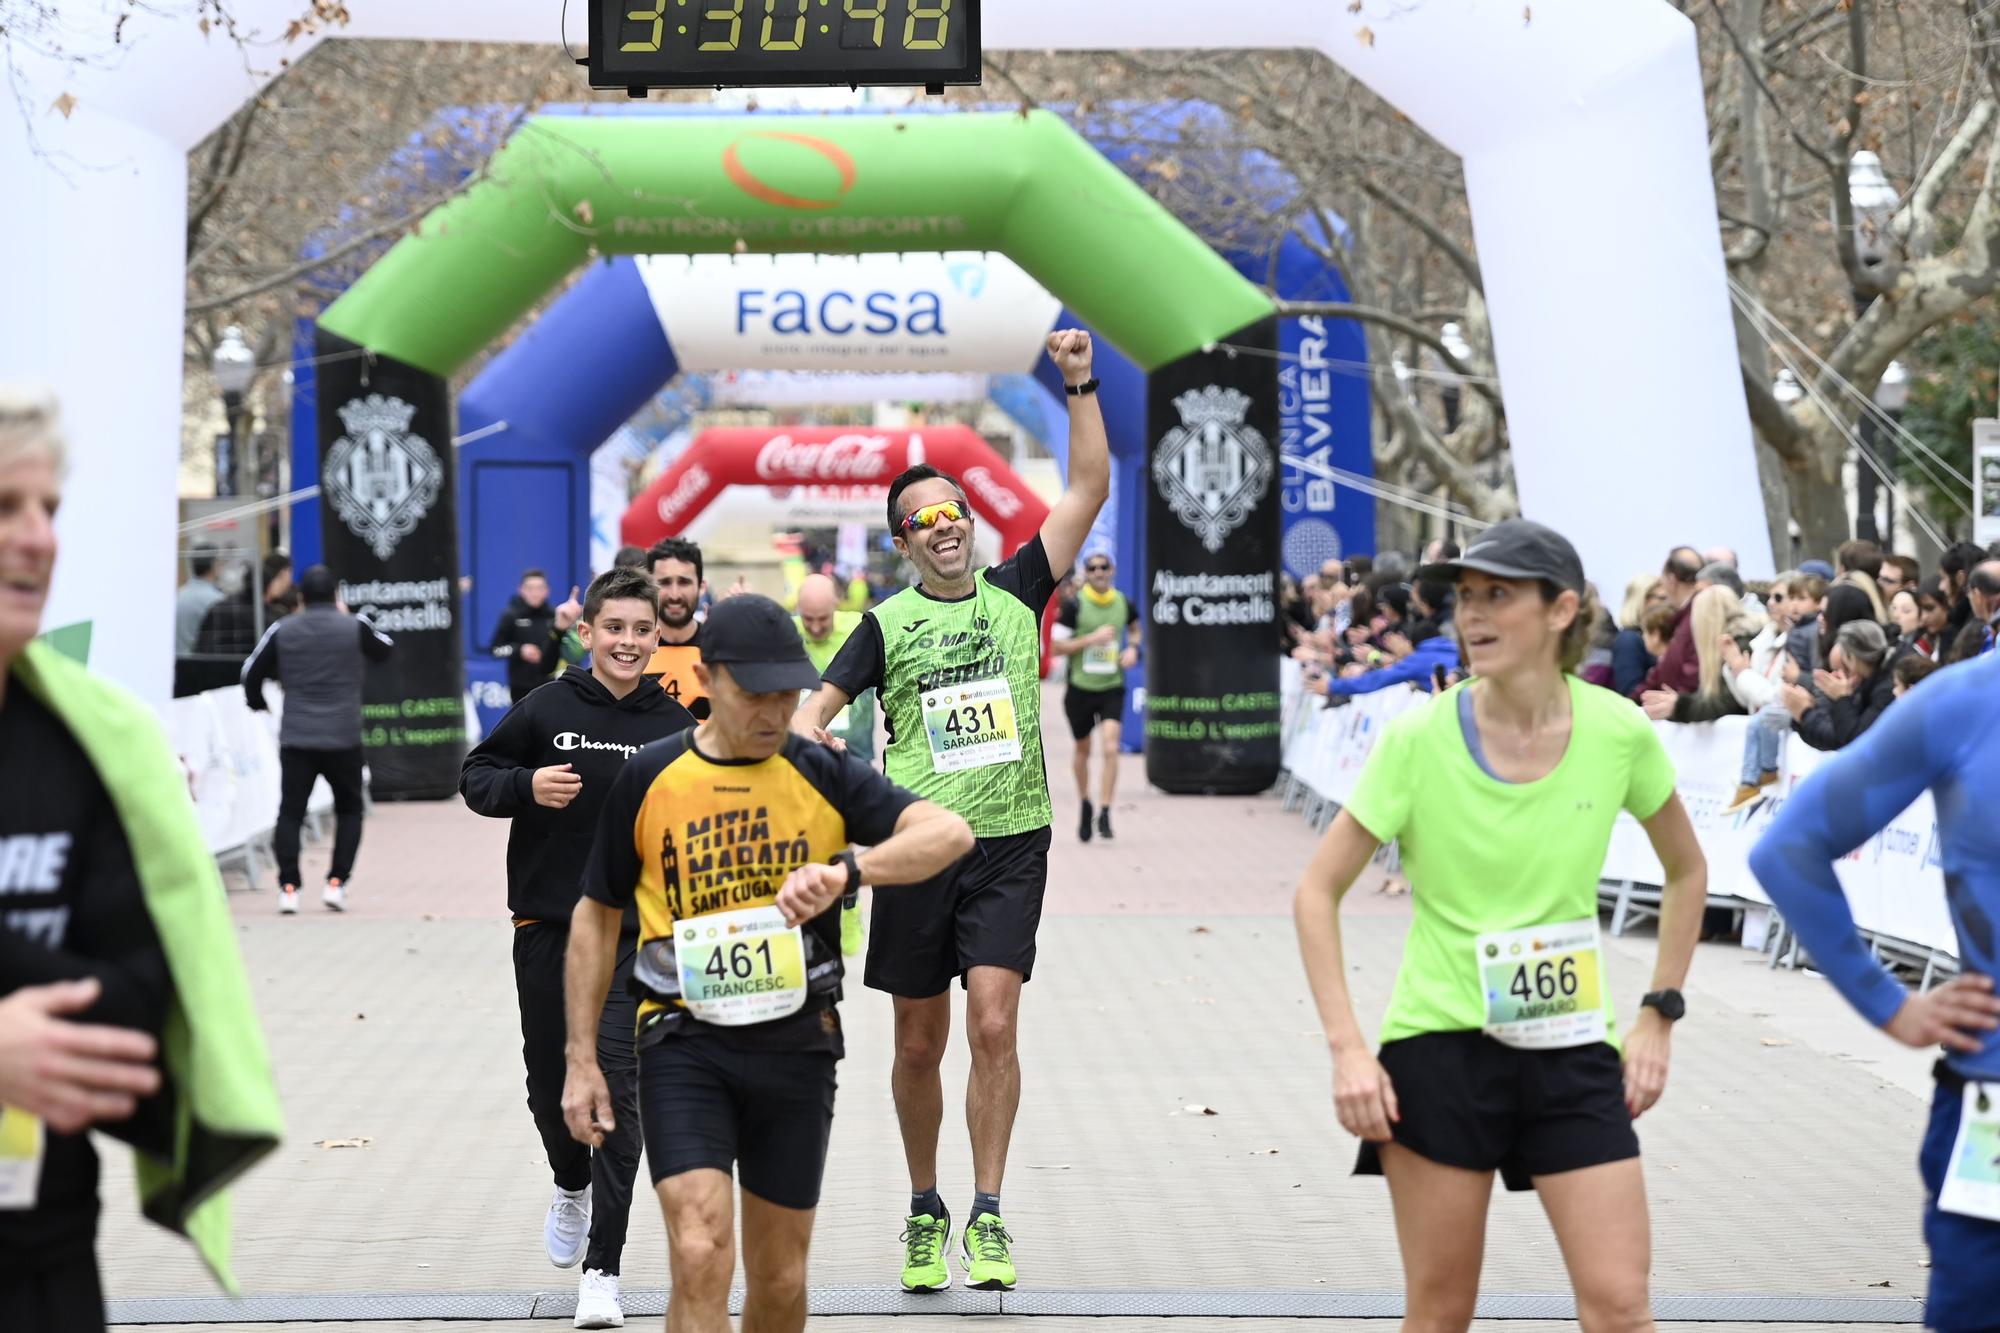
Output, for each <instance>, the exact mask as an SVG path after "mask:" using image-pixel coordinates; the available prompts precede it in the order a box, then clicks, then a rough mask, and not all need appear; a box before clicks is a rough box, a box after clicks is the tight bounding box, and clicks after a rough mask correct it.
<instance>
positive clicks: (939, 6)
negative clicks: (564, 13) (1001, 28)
mask: <svg viewBox="0 0 2000 1333" xmlns="http://www.w3.org/2000/svg"><path fill="white" fill-rule="evenodd" d="M587 63H588V64H589V66H590V84H591V86H592V87H593V88H624V89H626V90H627V91H628V92H630V93H632V94H633V95H634V96H639V95H641V94H643V93H644V91H645V90H646V89H648V88H754V87H764V86H774V85H781V84H823V85H840V84H845V85H848V86H852V87H860V86H862V85H864V84H873V85H884V84H920V85H923V86H925V87H928V88H931V89H934V90H941V89H942V88H943V87H944V85H946V84H955V83H978V82H979V71H980V51H979V0H591V10H590V59H589V61H588V62H587Z"/></svg>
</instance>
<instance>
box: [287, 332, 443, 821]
mask: <svg viewBox="0 0 2000 1333" xmlns="http://www.w3.org/2000/svg"><path fill="white" fill-rule="evenodd" d="M314 343H315V349H316V351H317V353H318V355H319V356H320V358H321V360H320V364H319V370H318V394H319V438H320V451H319V457H320V475H319V506H320V531H321V533H322V534H323V536H322V545H323V547H324V549H325V553H326V554H325V557H324V558H325V560H326V564H327V567H328V568H329V569H331V570H332V571H333V573H334V576H335V577H336V578H338V579H339V580H340V598H341V600H342V601H343V602H345V603H346V604H347V609H348V610H350V611H353V612H355V613H356V614H360V615H366V616H367V617H368V618H369V620H370V621H372V622H373V623H374V625H375V628H377V629H379V630H381V631H382V632H383V633H384V634H387V635H388V636H390V637H391V638H393V639H394V640H395V641H396V650H395V651H394V652H393V653H391V654H390V655H389V658H388V660H387V661H385V662H379V663H375V664H372V665H371V666H370V667H369V668H368V683H367V688H366V691H365V693H364V695H363V699H364V703H363V715H362V725H361V743H362V746H363V748H364V749H365V750H366V752H367V760H368V768H369V779H370V782H369V790H370V791H371V792H372V793H373V794H374V796H375V797H376V799H378V800H389V801H395V800H442V799H444V798H447V797H450V796H453V795H456V794H457V792H458V769H459V765H460V763H461V762H462V761H463V760H464V758H465V657H464V652H463V649H462V647H461V646H460V636H459V634H458V632H457V629H456V626H457V624H458V616H459V605H458V514H457V504H458V487H457V482H456V480H455V478H454V476H453V472H454V468H453V459H452V447H451V436H452V428H451V390H450V387H449V386H448V385H447V384H446V383H445V381H444V380H443V379H441V378H439V377H438V376H436V375H433V374H431V373H430V372H429V371H425V370H419V369H417V368H416V367H415V366H410V365H405V364H404V363H402V362H400V361H397V360H394V359H393V358H390V357H386V356H383V355H381V354H380V353H375V354H372V355H367V356H352V355H350V356H345V357H339V359H337V360H327V359H326V358H328V357H330V356H336V357H337V356H339V354H340V353H342V352H350V353H351V352H355V351H358V350H359V349H357V348H356V346H355V344H353V343H351V342H348V341H347V340H346V339H344V338H340V337H337V336H335V335H333V334H330V333H328V332H327V331H326V330H324V329H320V330H318V331H317V332H316V334H315V338H314Z"/></svg>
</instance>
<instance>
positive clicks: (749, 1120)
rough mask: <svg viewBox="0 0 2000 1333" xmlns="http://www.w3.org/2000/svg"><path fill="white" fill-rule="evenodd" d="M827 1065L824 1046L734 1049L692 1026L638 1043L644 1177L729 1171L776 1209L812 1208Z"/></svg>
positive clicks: (821, 1156) (819, 1168) (830, 1069)
mask: <svg viewBox="0 0 2000 1333" xmlns="http://www.w3.org/2000/svg"><path fill="white" fill-rule="evenodd" d="M835 1063H836V1057H835V1056H834V1054H833V1052H831V1051H755V1050H741V1049H738V1048H736V1047H733V1046H730V1045H728V1044H727V1043H725V1042H722V1041H718V1040H715V1039H714V1038H711V1037H708V1036H706V1035H703V1034H698V1033H697V1034H691V1035H689V1036H684V1037H668V1038H667V1039H665V1040H664V1041H658V1042H655V1043H653V1044H652V1045H651V1046H647V1047H643V1048H642V1049H641V1050H640V1052H639V1108H640V1115H639V1120H640V1124H641V1125H642V1127H643V1128H644V1130H645V1135H646V1160H647V1161H648V1162H650V1163H651V1164H652V1168H653V1183H654V1184H655V1185H658V1184H659V1183H660V1182H661V1181H663V1180H665V1179H666V1178H667V1177H669V1176H677V1175H680V1174H681V1173H682V1172H684V1171H694V1170H697V1169H699V1168H701V1167H712V1168H714V1169H715V1170H717V1171H732V1170H733V1171H734V1173H735V1175H736V1178H737V1180H738V1182H739V1183H740V1184H741V1185H742V1186H743V1188H744V1189H746V1190H748V1191H750V1193H752V1194H754V1195H756V1196H757V1197H758V1198H760V1199H765V1200H768V1201H769V1202H771V1203H775V1204H777V1205H778V1206H779V1207H780V1208H801V1209H803V1208H814V1207H817V1206H818V1205H819V1186H820V1177H821V1176H822V1175H823V1174H824V1173H825V1171H826V1145H827V1139H828V1138H829V1136H830V1135H831V1134H832V1133H833V1090H834V1083H835V1078H834V1065H835Z"/></svg>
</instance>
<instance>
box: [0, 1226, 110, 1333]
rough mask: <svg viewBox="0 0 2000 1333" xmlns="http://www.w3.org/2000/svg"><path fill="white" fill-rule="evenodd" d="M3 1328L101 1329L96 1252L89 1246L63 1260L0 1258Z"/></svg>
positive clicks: (65, 1332)
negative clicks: (20, 1260)
mask: <svg viewBox="0 0 2000 1333" xmlns="http://www.w3.org/2000/svg"><path fill="white" fill-rule="evenodd" d="M0 1328H4V1329H8V1330H10V1331H11V1330H13V1329H17V1328H18V1329H23V1330H26V1329H37V1330H41V1329H47V1330H49V1333H55V1330H57V1329H60V1330H62V1333H102V1330H103V1328H104V1292H103V1289H102V1288H101V1287H100V1286H99V1285H98V1281H97V1255H96V1254H95V1253H93V1252H92V1250H91V1249H90V1248H88V1247H86V1248H84V1249H82V1250H79V1251H78V1252H76V1253H75V1254H72V1255H69V1256H68V1257H64V1258H55V1259H47V1258H45V1259H43V1260H41V1261H40V1262H34V1263H20V1264H15V1263H7V1262H0Z"/></svg>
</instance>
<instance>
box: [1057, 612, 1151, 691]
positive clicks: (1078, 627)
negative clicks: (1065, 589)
mask: <svg viewBox="0 0 2000 1333" xmlns="http://www.w3.org/2000/svg"><path fill="white" fill-rule="evenodd" d="M1137 618H1138V617H1136V616H1134V615H1133V614H1132V604H1131V603H1130V602H1128V601H1126V600H1125V594H1124V593H1122V592H1119V591H1117V590H1116V589H1115V588H1114V589H1113V590H1112V593H1111V600H1110V601H1108V602H1104V603H1098V602H1095V601H1092V600H1091V599H1090V598H1089V597H1088V596H1086V595H1084V594H1082V593H1079V594H1078V595H1077V596H1075V597H1073V598H1071V599H1070V600H1068V601H1066V602H1064V603H1063V606H1062V614H1061V615H1060V616H1059V617H1058V618H1057V622H1056V623H1058V624H1060V625H1064V626H1067V627H1068V628H1069V629H1071V630H1073V631H1075V633H1076V637H1077V638H1079V639H1081V638H1084V637H1085V636H1087V635H1091V634H1095V633H1096V632H1097V631H1098V630H1100V629H1102V628H1104V627H1105V626H1106V625H1109V626H1110V627H1111V628H1112V630H1113V631H1115V637H1114V638H1113V639H1112V640H1111V642H1110V643H1104V644H1098V645H1096V646H1094V647H1090V648H1086V649H1084V650H1083V651H1082V652H1080V653H1071V654H1070V655H1069V658H1068V661H1069V687H1070V688H1071V689H1073V690H1090V691H1102V690H1122V689H1124V688H1125V668H1124V667H1122V666H1120V665H1119V664H1118V658H1119V655H1120V654H1122V653H1123V652H1124V651H1125V649H1126V647H1127V646H1128V644H1129V643H1130V639H1129V637H1128V636H1127V635H1126V633H1125V630H1126V627H1127V626H1129V625H1131V623H1132V622H1133V621H1134V620H1136V619H1137Z"/></svg>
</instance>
